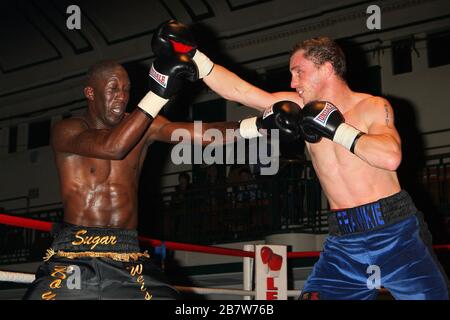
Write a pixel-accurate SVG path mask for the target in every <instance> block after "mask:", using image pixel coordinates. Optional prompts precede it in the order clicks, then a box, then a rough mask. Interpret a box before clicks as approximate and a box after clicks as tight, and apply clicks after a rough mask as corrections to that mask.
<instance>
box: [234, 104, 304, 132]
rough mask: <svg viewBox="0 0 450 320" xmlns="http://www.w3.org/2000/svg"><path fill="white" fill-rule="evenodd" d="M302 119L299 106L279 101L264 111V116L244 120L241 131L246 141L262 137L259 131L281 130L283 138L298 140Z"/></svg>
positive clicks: (240, 127)
mask: <svg viewBox="0 0 450 320" xmlns="http://www.w3.org/2000/svg"><path fill="white" fill-rule="evenodd" d="M301 119H302V109H301V108H300V107H299V105H298V104H296V103H294V102H291V101H279V102H277V103H275V104H274V105H272V106H271V107H269V108H267V109H266V110H264V113H263V114H262V115H260V116H258V117H253V118H249V119H245V120H242V121H241V123H240V126H239V130H240V134H241V136H242V137H244V138H246V139H251V138H255V137H260V136H262V134H261V133H260V132H259V129H266V130H270V129H279V130H280V132H281V137H282V138H283V137H284V138H287V139H297V138H299V136H300V132H299V126H298V124H299V123H300V122H301ZM269 133H270V132H269Z"/></svg>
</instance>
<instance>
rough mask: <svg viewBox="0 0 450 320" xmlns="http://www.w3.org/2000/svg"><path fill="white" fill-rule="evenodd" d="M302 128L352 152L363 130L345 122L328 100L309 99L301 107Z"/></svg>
mask: <svg viewBox="0 0 450 320" xmlns="http://www.w3.org/2000/svg"><path fill="white" fill-rule="evenodd" d="M302 111H303V120H302V122H301V127H302V130H303V131H304V132H305V131H306V132H309V133H312V134H315V135H318V136H321V137H324V138H327V139H330V140H332V141H334V142H336V143H338V144H340V145H342V146H344V147H345V148H347V149H348V150H350V151H351V152H352V153H354V150H355V145H356V142H357V141H358V139H359V138H360V137H361V136H362V135H363V134H364V132H361V131H359V130H358V129H356V128H354V127H352V126H350V125H348V124H346V123H345V119H344V116H343V115H342V113H341V112H340V111H339V110H338V108H336V106H335V105H333V104H332V103H331V102H328V101H311V102H309V103H307V104H306V105H305V106H304V107H303V110H302Z"/></svg>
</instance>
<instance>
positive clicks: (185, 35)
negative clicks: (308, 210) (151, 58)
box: [152, 20, 214, 79]
mask: <svg viewBox="0 0 450 320" xmlns="http://www.w3.org/2000/svg"><path fill="white" fill-rule="evenodd" d="M152 50H153V53H154V54H155V55H156V56H171V55H174V54H187V55H188V56H189V57H191V58H192V60H193V61H194V62H195V65H196V66H197V68H198V74H199V76H198V79H202V78H203V77H205V76H207V75H208V74H209V73H210V72H211V70H212V68H213V67H214V63H213V62H212V61H211V60H210V59H209V58H208V57H207V56H206V55H204V54H203V53H201V52H200V51H199V50H197V43H196V41H195V39H194V36H193V35H192V34H191V32H190V30H189V28H188V26H187V25H185V24H183V23H180V22H178V21H176V20H168V21H166V22H163V23H162V24H160V25H159V27H158V28H157V30H156V31H155V33H154V34H153V37H152Z"/></svg>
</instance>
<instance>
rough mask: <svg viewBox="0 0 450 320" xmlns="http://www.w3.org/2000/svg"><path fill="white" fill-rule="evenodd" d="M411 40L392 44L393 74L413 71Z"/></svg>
mask: <svg viewBox="0 0 450 320" xmlns="http://www.w3.org/2000/svg"><path fill="white" fill-rule="evenodd" d="M411 46H412V43H411V39H402V40H397V41H393V42H392V73H393V74H402V73H407V72H411V71H412V62H411Z"/></svg>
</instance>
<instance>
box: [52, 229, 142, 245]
mask: <svg viewBox="0 0 450 320" xmlns="http://www.w3.org/2000/svg"><path fill="white" fill-rule="evenodd" d="M52 233H53V235H54V237H55V239H54V240H53V243H52V249H53V250H55V251H58V250H63V251H73V252H79V251H94V252H139V250H140V249H139V243H138V233H137V231H136V230H126V229H118V228H94V227H83V226H77V225H73V224H69V223H63V224H60V225H56V226H55V228H54V229H53V230H52Z"/></svg>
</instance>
